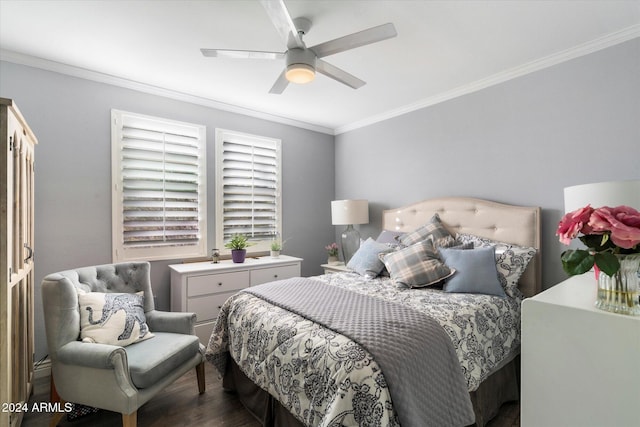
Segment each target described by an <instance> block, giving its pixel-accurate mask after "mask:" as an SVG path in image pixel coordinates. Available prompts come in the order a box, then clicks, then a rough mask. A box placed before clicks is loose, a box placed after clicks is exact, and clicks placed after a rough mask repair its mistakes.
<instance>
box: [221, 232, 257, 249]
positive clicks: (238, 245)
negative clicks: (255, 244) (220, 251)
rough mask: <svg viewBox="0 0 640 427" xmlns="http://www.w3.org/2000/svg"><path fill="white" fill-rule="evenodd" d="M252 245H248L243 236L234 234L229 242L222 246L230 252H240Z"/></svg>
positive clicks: (245, 237)
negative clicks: (230, 250)
mask: <svg viewBox="0 0 640 427" xmlns="http://www.w3.org/2000/svg"><path fill="white" fill-rule="evenodd" d="M251 245H252V244H251V243H249V240H248V239H247V236H245V235H244V234H234V235H233V237H232V238H231V240H229V241H228V242H227V243H225V244H224V247H225V248H227V249H232V250H241V249H246V248H247V247H248V246H251Z"/></svg>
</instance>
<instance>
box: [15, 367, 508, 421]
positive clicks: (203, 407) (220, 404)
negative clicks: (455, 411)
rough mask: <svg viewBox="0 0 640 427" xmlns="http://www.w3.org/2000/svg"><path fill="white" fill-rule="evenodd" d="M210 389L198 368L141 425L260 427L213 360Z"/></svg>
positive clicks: (42, 395) (37, 395) (97, 417)
mask: <svg viewBox="0 0 640 427" xmlns="http://www.w3.org/2000/svg"><path fill="white" fill-rule="evenodd" d="M205 371H206V378H207V391H206V393H204V394H202V395H199V394H198V386H197V384H196V375H195V371H191V372H189V373H188V374H186V375H184V376H183V377H182V378H180V379H179V380H177V381H176V382H174V383H173V384H172V385H170V386H169V387H167V388H166V389H165V390H164V391H162V392H160V393H159V394H158V395H156V397H154V398H153V399H151V400H150V401H149V402H147V404H145V405H143V406H142V407H141V408H140V409H139V410H138V426H139V427H159V426H183V427H196V426H197V427H200V426H221V427H225V426H228V427H259V426H260V424H259V423H258V422H257V421H256V420H255V419H254V418H253V417H252V416H251V415H250V414H249V413H248V412H247V411H246V410H245V409H244V408H243V407H242V404H241V403H240V401H239V400H238V399H237V398H236V396H235V395H234V394H232V393H227V392H225V391H223V390H222V381H221V380H220V379H218V375H217V372H215V370H214V368H213V366H212V365H211V364H210V363H205ZM48 399H49V378H48V377H47V378H40V379H38V380H36V382H35V385H34V393H33V395H32V396H31V399H30V400H29V407H32V406H33V403H34V402H46V401H48ZM49 418H50V414H47V413H38V412H28V413H27V414H25V418H24V419H23V421H22V426H23V427H44V426H48V425H49ZM118 425H121V417H120V414H116V413H113V412H108V411H99V412H97V413H94V414H91V415H87V416H85V417H83V418H79V419H75V420H73V421H68V420H67V418H66V417H63V418H62V421H61V422H60V423H59V424H58V426H61V427H62V426H65V427H113V426H118ZM519 426H520V405H519V404H517V403H509V404H505V405H503V407H502V408H501V410H500V414H499V415H498V416H497V417H496V418H495V419H494V420H492V421H491V422H490V423H489V424H488V427H519Z"/></svg>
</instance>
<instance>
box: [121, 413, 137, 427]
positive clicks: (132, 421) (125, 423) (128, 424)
mask: <svg viewBox="0 0 640 427" xmlns="http://www.w3.org/2000/svg"><path fill="white" fill-rule="evenodd" d="M137 423H138V411H133V412H132V413H130V414H122V427H136V425H137Z"/></svg>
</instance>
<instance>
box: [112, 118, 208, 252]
mask: <svg viewBox="0 0 640 427" xmlns="http://www.w3.org/2000/svg"><path fill="white" fill-rule="evenodd" d="M112 126H113V128H112V155H113V160H112V162H113V171H112V176H113V203H112V205H113V229H114V232H113V257H114V260H115V261H124V260H130V259H170V258H178V257H189V256H204V255H206V227H205V221H204V218H206V211H205V210H206V200H205V195H206V191H205V182H206V180H205V170H206V169H205V163H204V162H205V155H204V154H205V129H204V127H203V126H199V125H193V124H189V123H182V122H176V121H170V120H164V119H158V118H153V117H148V116H142V115H138V114H132V113H126V112H122V111H117V110H113V111H112Z"/></svg>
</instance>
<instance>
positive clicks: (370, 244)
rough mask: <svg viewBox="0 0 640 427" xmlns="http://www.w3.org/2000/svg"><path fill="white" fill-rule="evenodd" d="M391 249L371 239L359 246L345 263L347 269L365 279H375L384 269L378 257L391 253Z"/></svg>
mask: <svg viewBox="0 0 640 427" xmlns="http://www.w3.org/2000/svg"><path fill="white" fill-rule="evenodd" d="M392 250H393V249H392V248H390V247H389V245H386V244H384V243H378V242H376V241H374V240H373V239H372V238H371V237H369V238H368V239H367V240H365V241H364V243H362V245H360V248H359V249H358V251H357V252H356V253H355V254H353V257H351V259H350V260H349V263H347V268H349V269H350V270H353V271H355V272H356V273H358V274H359V275H361V276H365V277H367V278H370V279H372V278H374V277H377V276H378V275H379V274H380V272H381V271H382V270H383V269H384V264H383V263H382V261H381V260H380V257H379V256H378V255H379V254H381V253H386V252H391V251H392Z"/></svg>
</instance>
